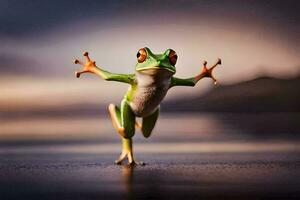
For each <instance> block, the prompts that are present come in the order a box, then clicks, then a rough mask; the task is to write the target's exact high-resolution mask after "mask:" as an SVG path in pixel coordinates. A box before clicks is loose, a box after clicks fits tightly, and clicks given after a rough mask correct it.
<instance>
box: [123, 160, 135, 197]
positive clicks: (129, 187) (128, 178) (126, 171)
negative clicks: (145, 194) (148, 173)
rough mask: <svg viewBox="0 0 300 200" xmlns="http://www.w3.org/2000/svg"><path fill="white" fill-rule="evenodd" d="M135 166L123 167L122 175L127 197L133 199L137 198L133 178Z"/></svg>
mask: <svg viewBox="0 0 300 200" xmlns="http://www.w3.org/2000/svg"><path fill="white" fill-rule="evenodd" d="M134 169H135V166H131V165H124V166H123V168H122V176H123V180H124V186H125V199H128V200H131V199H135V195H134V192H133V178H134Z"/></svg>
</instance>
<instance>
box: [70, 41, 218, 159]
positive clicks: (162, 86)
mask: <svg viewBox="0 0 300 200" xmlns="http://www.w3.org/2000/svg"><path fill="white" fill-rule="evenodd" d="M83 56H84V57H85V60H86V61H85V62H82V61H80V60H78V59H75V60H74V63H75V64H79V65H81V66H82V67H83V69H82V70H81V71H75V75H76V77H77V78H79V77H80V76H81V74H84V73H93V74H96V75H98V76H99V77H101V78H102V79H104V80H106V81H117V82H122V83H126V84H129V88H128V90H127V92H126V93H125V95H124V98H123V99H122V101H121V103H120V105H115V104H112V103H111V104H109V105H108V112H109V115H110V118H111V121H112V125H113V127H114V129H115V130H116V132H117V133H118V134H119V135H120V136H121V140H122V151H121V153H120V155H119V157H118V158H117V160H116V161H115V164H118V165H121V164H122V163H123V161H124V160H126V159H127V161H128V163H127V164H128V165H137V164H141V165H144V164H145V163H144V162H137V161H136V159H135V157H134V154H133V136H134V135H135V130H136V129H140V130H141V133H142V135H143V136H144V137H145V138H149V137H150V136H151V134H152V132H153V129H154V127H155V125H156V122H157V119H158V117H159V113H160V104H161V102H162V101H163V99H164V98H165V96H166V94H167V92H168V91H169V90H170V89H171V88H173V87H175V86H189V87H193V86H195V85H196V84H197V83H198V81H199V80H201V79H203V78H211V79H212V80H213V82H214V83H215V84H216V83H217V80H216V78H215V77H214V76H213V73H212V72H213V70H214V69H215V67H216V66H218V65H221V59H220V58H217V60H216V62H215V63H214V64H213V65H212V66H211V67H207V61H203V66H202V70H201V71H200V73H198V74H197V75H196V76H193V77H191V78H178V77H176V76H175V73H176V67H175V65H176V63H177V60H178V56H177V53H176V52H175V51H174V50H172V49H167V50H165V52H164V53H161V54H155V53H153V52H152V51H151V50H150V49H149V48H148V47H144V48H141V49H139V50H138V52H137V54H136V58H137V63H136V65H135V72H134V73H131V74H122V73H112V72H109V71H107V70H105V69H103V68H102V67H99V66H97V65H96V62H95V61H94V60H92V59H91V58H90V57H89V53H88V52H83Z"/></svg>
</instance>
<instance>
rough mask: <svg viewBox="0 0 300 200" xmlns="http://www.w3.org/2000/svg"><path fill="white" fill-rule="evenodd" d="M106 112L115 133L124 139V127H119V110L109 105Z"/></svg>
mask: <svg viewBox="0 0 300 200" xmlns="http://www.w3.org/2000/svg"><path fill="white" fill-rule="evenodd" d="M108 112H109V114H110V117H111V121H112V124H113V126H114V128H115V129H116V131H117V132H118V133H119V134H120V135H121V136H122V137H124V135H125V133H124V132H125V131H124V127H122V125H121V112H120V108H118V107H117V106H115V105H114V104H109V105H108Z"/></svg>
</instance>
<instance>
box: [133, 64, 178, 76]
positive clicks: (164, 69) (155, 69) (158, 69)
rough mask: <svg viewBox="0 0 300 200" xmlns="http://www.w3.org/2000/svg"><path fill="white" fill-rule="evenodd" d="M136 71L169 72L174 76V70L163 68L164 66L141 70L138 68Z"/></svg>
mask: <svg viewBox="0 0 300 200" xmlns="http://www.w3.org/2000/svg"><path fill="white" fill-rule="evenodd" d="M136 71H140V72H142V71H157V72H158V71H168V72H171V73H172V74H175V72H176V71H175V70H174V69H172V68H169V67H165V66H150V67H143V68H139V69H137V70H136Z"/></svg>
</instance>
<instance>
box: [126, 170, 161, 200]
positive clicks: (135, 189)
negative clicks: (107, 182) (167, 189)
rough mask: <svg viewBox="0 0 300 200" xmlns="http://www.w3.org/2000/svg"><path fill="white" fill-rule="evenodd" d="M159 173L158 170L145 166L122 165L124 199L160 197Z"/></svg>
mask: <svg viewBox="0 0 300 200" xmlns="http://www.w3.org/2000/svg"><path fill="white" fill-rule="evenodd" d="M161 174H162V173H161V171H160V170H153V169H152V168H148V167H146V166H141V165H136V166H127V165H125V166H122V179H123V183H124V188H125V196H124V199H127V200H132V199H162V198H163V191H162V190H161V187H160V186H159V185H160V183H162V182H163V179H162V177H163V176H162V175H161Z"/></svg>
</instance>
